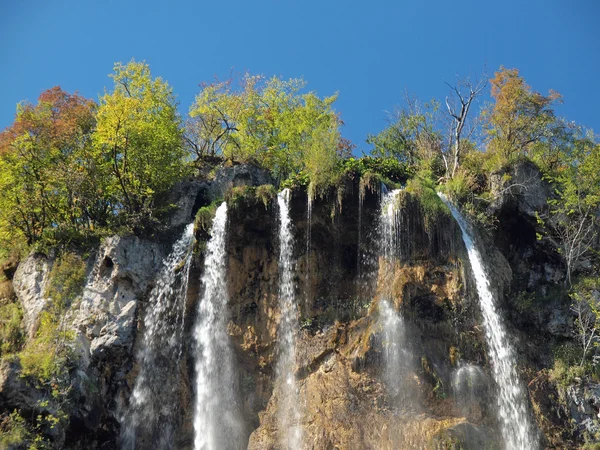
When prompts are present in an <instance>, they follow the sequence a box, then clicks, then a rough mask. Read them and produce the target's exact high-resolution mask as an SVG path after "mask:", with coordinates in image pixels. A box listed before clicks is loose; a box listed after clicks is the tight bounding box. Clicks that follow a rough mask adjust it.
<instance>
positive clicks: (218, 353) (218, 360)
mask: <svg viewBox="0 0 600 450" xmlns="http://www.w3.org/2000/svg"><path fill="white" fill-rule="evenodd" d="M226 234H227V204H226V203H225V202H223V203H222V204H221V206H219V208H217V212H216V214H215V218H214V219H213V223H212V228H211V231H210V236H211V237H210V240H209V241H208V244H207V246H206V256H205V259H204V272H203V275H202V289H203V291H202V297H201V299H200V303H199V305H198V318H197V320H196V325H195V328H194V339H195V343H196V347H197V350H196V406H195V415H194V449H195V450H220V449H232V450H235V449H239V448H243V446H244V444H245V442H244V436H245V432H244V427H243V424H242V421H241V416H240V413H239V406H238V405H239V402H238V399H237V397H236V394H235V392H236V385H237V383H236V377H235V372H234V368H233V351H232V348H231V345H230V341H229V336H228V334H227V321H228V314H227V303H228V300H229V298H228V294H227V281H226V271H227V265H226V251H225V244H226Z"/></svg>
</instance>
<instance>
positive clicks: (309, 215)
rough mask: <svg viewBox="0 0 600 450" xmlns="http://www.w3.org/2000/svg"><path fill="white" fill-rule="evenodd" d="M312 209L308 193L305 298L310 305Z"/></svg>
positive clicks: (310, 196)
mask: <svg viewBox="0 0 600 450" xmlns="http://www.w3.org/2000/svg"><path fill="white" fill-rule="evenodd" d="M312 208H313V198H312V195H311V193H310V192H309V193H308V196H307V203H306V278H305V283H304V290H305V293H304V297H305V301H306V303H307V304H308V303H309V302H310V292H311V286H310V254H311V239H312Z"/></svg>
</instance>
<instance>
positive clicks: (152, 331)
mask: <svg viewBox="0 0 600 450" xmlns="http://www.w3.org/2000/svg"><path fill="white" fill-rule="evenodd" d="M193 242H194V225H193V224H190V225H188V226H187V228H186V229H185V232H184V234H183V236H182V237H181V238H180V239H179V240H178V241H177V242H176V243H175V245H174V247H173V251H172V252H171V254H170V255H169V257H168V258H167V259H166V260H165V261H164V262H163V267H162V269H161V272H160V273H159V275H158V277H157V281H156V285H155V287H154V289H152V291H151V293H150V296H149V300H148V306H147V307H146V314H145V316H144V319H143V323H144V328H145V331H144V334H143V337H142V342H141V345H140V350H139V351H138V353H137V355H136V356H137V361H138V362H139V367H140V369H139V374H138V376H137V378H136V381H135V384H134V388H133V391H132V394H131V398H130V402H129V406H128V408H127V410H126V412H125V414H124V415H123V417H122V418H121V422H122V423H123V427H122V432H121V438H120V440H121V447H122V448H123V449H134V448H136V441H143V442H142V444H141V445H138V447H148V446H151V447H152V448H156V449H167V448H173V445H174V443H173V437H174V436H173V434H174V432H175V427H174V425H173V422H172V419H173V413H174V412H175V410H176V409H177V408H178V402H177V401H176V398H177V395H178V393H177V383H176V380H173V379H172V377H173V375H174V374H176V373H178V365H179V360H180V356H181V348H182V347H181V342H182V341H183V326H182V322H183V320H184V317H185V300H186V293H187V286H188V275H189V271H190V266H191V259H192V245H193ZM173 354H176V355H177V358H175V359H174V358H173ZM146 441H148V442H146Z"/></svg>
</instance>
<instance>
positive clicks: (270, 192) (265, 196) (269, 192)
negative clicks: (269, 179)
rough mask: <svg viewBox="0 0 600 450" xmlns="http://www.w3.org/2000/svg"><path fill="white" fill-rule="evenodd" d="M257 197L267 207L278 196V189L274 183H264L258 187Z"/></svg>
mask: <svg viewBox="0 0 600 450" xmlns="http://www.w3.org/2000/svg"><path fill="white" fill-rule="evenodd" d="M255 195H256V199H257V200H259V201H261V202H262V204H263V205H265V208H267V207H268V206H269V204H270V203H271V202H272V201H273V200H274V199H275V197H277V190H276V189H275V186H273V185H272V184H263V185H261V186H258V187H257V188H256V192H255Z"/></svg>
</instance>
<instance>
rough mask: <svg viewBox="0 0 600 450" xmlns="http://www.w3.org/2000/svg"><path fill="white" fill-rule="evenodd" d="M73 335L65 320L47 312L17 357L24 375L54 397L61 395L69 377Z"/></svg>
mask: <svg viewBox="0 0 600 450" xmlns="http://www.w3.org/2000/svg"><path fill="white" fill-rule="evenodd" d="M74 338H75V336H74V333H73V332H72V331H70V330H66V329H65V327H64V324H63V323H62V318H61V317H60V316H59V317H57V316H55V315H53V314H52V313H50V312H48V311H44V312H42V314H41V315H40V325H39V327H38V330H37V332H36V335H35V337H34V338H33V339H31V340H29V341H28V342H27V345H26V346H25V348H24V349H23V350H22V351H21V352H20V353H19V354H18V356H19V360H20V361H21V367H22V371H21V373H22V375H23V376H24V377H30V378H31V379H32V380H33V381H35V382H36V383H37V384H38V385H40V386H41V387H50V386H51V387H52V389H53V395H54V396H57V395H60V394H61V391H60V388H61V384H62V383H63V382H65V380H66V379H67V377H68V370H69V368H70V366H71V365H72V359H73V356H74V355H73V353H72V351H71V348H70V344H71V342H72V341H73V339H74Z"/></svg>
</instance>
